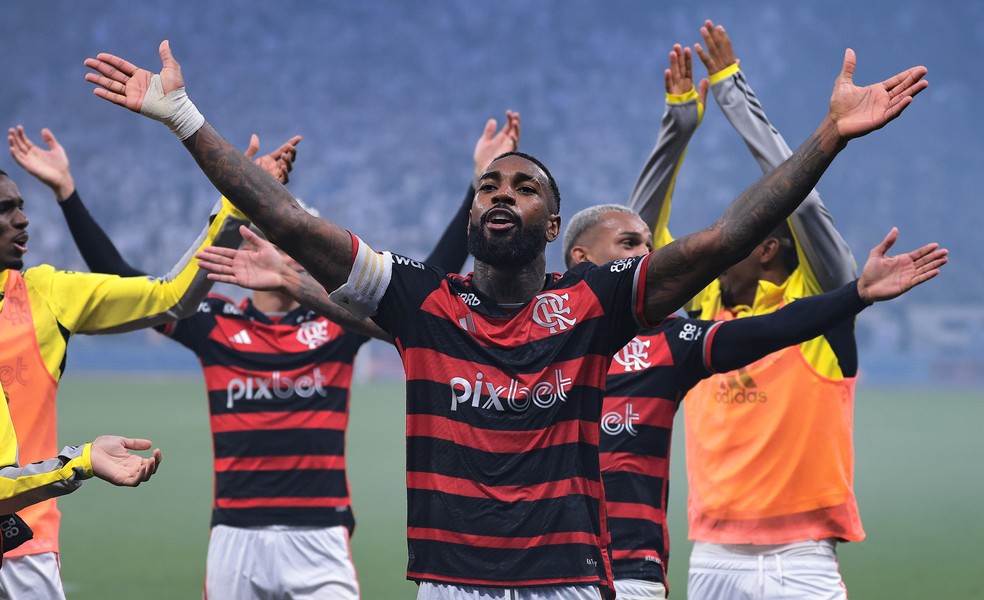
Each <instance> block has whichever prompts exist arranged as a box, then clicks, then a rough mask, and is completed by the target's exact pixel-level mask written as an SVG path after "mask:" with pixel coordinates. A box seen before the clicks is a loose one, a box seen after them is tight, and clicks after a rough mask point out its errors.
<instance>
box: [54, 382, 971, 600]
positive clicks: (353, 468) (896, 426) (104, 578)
mask: <svg viewBox="0 0 984 600" xmlns="http://www.w3.org/2000/svg"><path fill="white" fill-rule="evenodd" d="M859 388H860V389H859V392H858V398H857V408H856V415H857V416H856V423H855V439H856V445H857V469H856V470H857V485H856V487H857V493H858V497H859V501H860V504H861V514H862V518H863V519H864V523H865V529H866V530H867V533H868V539H867V540H865V541H864V542H862V543H859V544H847V545H845V546H842V547H841V549H840V562H841V567H842V572H843V575H844V579H845V581H846V583H847V586H848V591H849V593H850V597H851V598H852V600H856V599H859V598H860V599H865V598H893V599H896V600H898V599H902V598H920V599H922V598H948V599H956V598H980V597H982V596H984V569H981V567H980V560H979V558H978V556H977V553H976V550H977V549H978V547H979V541H980V540H982V539H984V517H982V516H981V515H982V509H981V507H982V506H984V500H982V499H984V435H982V434H981V427H982V424H984V393H982V392H980V391H965V392H951V391H939V390H929V389H926V390H875V389H867V388H866V387H865V386H864V385H863V383H862V384H861V385H860V386H859ZM59 406H60V408H59V411H60V419H59V427H60V429H59V432H60V435H59V437H60V440H61V441H62V443H77V442H81V441H84V440H90V439H92V438H93V437H94V436H95V435H98V434H104V433H114V434H123V435H130V436H135V437H136V436H139V437H149V438H151V439H153V441H154V442H155V444H157V445H159V446H160V447H161V448H162V449H163V451H164V462H163V464H162V467H161V470H160V471H159V473H158V474H157V476H155V478H154V479H153V480H151V481H150V482H148V483H146V484H143V485H141V486H140V487H139V488H137V489H118V488H113V487H112V486H109V485H107V484H105V483H104V482H101V481H93V482H88V483H86V484H85V485H84V486H83V487H82V489H80V490H79V491H78V492H76V493H75V494H73V495H72V496H69V497H67V498H64V499H62V500H61V501H60V506H61V509H62V512H63V513H64V518H63V521H62V542H61V546H62V573H63V578H64V581H65V586H66V590H67V594H68V597H69V598H71V599H72V600H87V599H96V598H99V599H103V598H144V599H147V600H153V599H158V598H160V599H165V598H166V599H169V600H170V599H174V598H200V597H201V591H202V582H203V580H204V564H205V548H206V544H207V542H208V523H209V503H210V499H211V491H212V476H211V471H210V469H211V464H210V463H211V442H210V439H209V435H208V423H207V416H206V414H207V413H206V406H205V399H204V385H203V384H202V382H201V380H200V378H199V377H198V376H188V377H178V378H170V377H168V378H165V377H163V376H159V375H150V376H146V377H137V376H119V377H117V376H111V377H99V378H97V377H93V376H78V377H74V376H71V375H70V376H68V377H66V379H65V381H64V382H63V384H62V389H61V393H60V398H59ZM351 412H352V417H351V419H352V420H351V426H350V430H349V436H348V465H349V482H350V484H351V486H352V496H353V502H354V508H355V515H356V519H357V521H358V525H357V527H356V531H355V536H354V538H353V540H352V550H353V553H354V555H355V562H356V568H357V569H358V573H359V579H360V582H361V585H362V590H363V597H364V598H366V599H367V600H376V599H383V600H389V599H404V598H406V599H410V598H414V597H415V593H416V587H415V586H414V585H413V584H411V583H408V582H407V581H405V580H404V569H405V567H406V544H405V537H404V536H405V530H404V527H405V524H406V514H405V511H406V493H405V478H404V475H405V471H404V449H405V444H404V437H403V434H404V409H403V385H402V384H392V385H365V386H357V387H356V388H355V390H354V393H353V403H352V411H351ZM678 432H680V433H678V435H677V436H676V437H675V439H674V450H673V458H674V460H673V475H672V482H673V484H672V486H671V489H672V498H671V500H670V531H671V539H672V542H673V558H672V561H671V564H670V589H671V598H684V597H685V592H686V569H687V557H688V554H689V550H690V546H689V543H688V542H687V541H686V519H685V511H686V476H685V471H684V452H683V435H682V424H681V423H680V415H678Z"/></svg>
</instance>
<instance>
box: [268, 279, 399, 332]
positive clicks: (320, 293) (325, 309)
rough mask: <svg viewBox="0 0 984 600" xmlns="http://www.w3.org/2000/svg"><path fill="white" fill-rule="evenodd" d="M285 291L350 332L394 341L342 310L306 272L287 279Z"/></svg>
mask: <svg viewBox="0 0 984 600" xmlns="http://www.w3.org/2000/svg"><path fill="white" fill-rule="evenodd" d="M285 279H286V281H285V286H284V288H285V290H286V292H287V293H288V294H289V295H290V296H291V297H292V298H293V299H294V300H297V302H298V303H300V304H301V306H304V307H305V308H309V309H311V310H313V311H314V312H316V313H318V314H319V315H321V316H323V317H326V318H328V319H331V320H332V321H334V322H335V323H338V324H339V325H341V326H342V327H344V328H346V329H348V330H349V331H354V332H356V333H361V334H363V335H366V336H369V337H373V338H376V339H380V340H384V341H387V342H389V341H392V339H393V338H392V337H390V335H389V334H387V333H386V332H384V331H383V330H382V329H380V328H379V327H378V326H376V324H375V323H373V322H372V321H370V320H369V319H366V320H365V321H359V320H357V319H356V318H355V317H353V316H352V314H351V313H349V312H348V311H347V310H345V309H343V308H341V307H340V306H338V305H337V304H335V303H334V302H332V301H331V299H330V298H328V291H327V290H325V288H324V286H322V285H321V284H320V283H318V282H317V281H315V280H314V278H313V277H311V276H310V275H308V274H307V273H305V272H303V271H302V272H296V271H295V272H293V274H291V275H289V276H288V277H286V278H285Z"/></svg>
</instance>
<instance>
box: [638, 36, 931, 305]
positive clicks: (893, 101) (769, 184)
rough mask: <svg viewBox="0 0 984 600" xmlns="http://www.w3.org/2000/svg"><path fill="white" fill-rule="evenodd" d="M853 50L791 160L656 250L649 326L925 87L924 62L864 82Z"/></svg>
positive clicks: (744, 249)
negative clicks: (824, 110) (824, 109)
mask: <svg viewBox="0 0 984 600" xmlns="http://www.w3.org/2000/svg"><path fill="white" fill-rule="evenodd" d="M855 64H856V58H855V55H854V51H853V50H851V49H848V50H847V51H846V52H845V54H844V64H843V66H842V68H841V72H840V75H838V77H837V79H836V81H835V84H834V90H833V93H832V95H831V98H830V112H829V113H828V114H827V115H826V116H825V117H824V118H823V120H822V122H821V123H820V126H819V127H818V128H817V129H816V131H815V132H814V133H813V134H812V135H811V136H810V137H809V138H808V139H807V140H806V141H805V142H804V143H803V144H802V145H801V146H800V147H799V148H798V149H797V150H796V152H794V153H793V154H792V155H791V156H790V157H789V158H788V159H787V160H786V161H784V162H783V163H781V164H780V165H779V166H778V167H776V168H775V169H774V170H773V171H772V172H770V173H768V174H766V175H765V176H764V177H762V178H761V179H760V180H759V181H758V182H757V183H755V184H753V185H752V186H751V187H750V188H748V189H747V190H746V191H745V192H744V193H742V194H741V195H740V196H739V197H738V198H737V199H736V200H735V201H734V202H733V203H732V204H731V206H729V207H728V209H727V210H726V211H725V214H724V216H722V217H721V218H720V219H719V220H718V221H717V222H716V223H714V224H713V225H711V226H710V227H708V228H707V229H705V230H703V231H700V232H697V233H693V234H690V235H687V236H684V237H683V238H680V239H679V240H677V241H675V242H673V243H671V244H669V245H667V246H664V247H663V248H661V249H659V250H656V251H655V252H654V253H653V254H652V255H651V258H650V260H649V264H648V269H647V279H646V296H645V299H644V303H645V307H644V309H645V316H646V318H647V319H648V320H649V322H650V323H654V322H657V321H658V320H659V319H660V318H662V316H665V315H666V314H669V313H670V312H672V311H673V310H676V309H677V308H679V307H680V306H682V305H683V304H684V303H685V302H686V301H687V300H689V299H690V298H691V297H693V296H694V295H695V294H696V293H697V292H699V291H700V290H701V289H703V287H704V286H705V285H707V284H708V283H709V282H710V281H711V280H712V279H713V278H715V277H717V275H718V274H719V273H720V272H721V271H723V270H724V269H726V268H727V267H729V266H730V265H732V264H735V263H736V262H737V261H739V260H740V259H742V258H743V257H744V256H746V255H747V254H748V253H749V252H750V251H751V250H752V248H753V247H754V246H755V245H756V244H757V243H758V242H759V241H761V240H762V239H764V238H765V236H766V235H768V233H769V232H770V231H772V229H774V228H775V227H776V226H777V225H779V223H781V222H782V221H783V220H784V219H786V218H787V217H788V216H789V215H790V214H791V213H792V212H793V210H795V209H796V207H797V206H798V205H799V203H800V202H802V201H803V199H804V198H805V197H806V195H807V194H808V193H809V192H810V190H811V189H813V187H814V186H815V185H816V182H817V181H818V180H819V179H820V176H821V175H822V174H823V172H824V171H825V170H826V168H827V167H828V166H829V165H830V163H831V162H832V161H833V159H834V157H835V156H836V155H837V154H838V153H839V152H840V151H841V150H843V149H844V147H845V146H846V145H847V143H848V142H849V141H850V140H851V139H853V138H856V137H860V136H863V135H865V134H867V133H870V132H872V131H875V130H876V129H880V128H881V127H883V126H885V125H886V124H887V123H888V122H890V121H892V120H893V119H895V118H896V117H897V116H899V115H900V114H901V113H902V111H903V110H904V109H905V107H907V106H908V105H909V104H910V103H911V102H912V99H913V97H914V96H915V95H916V94H918V93H919V92H921V91H922V90H923V89H925V88H926V86H927V85H929V84H928V82H926V81H925V80H924V79H923V77H924V76H925V74H926V69H925V67H913V68H910V69H907V70H905V71H902V72H900V73H898V74H897V75H894V76H893V77H890V78H888V79H886V80H885V81H883V82H881V83H878V84H874V85H869V86H866V87H858V86H856V85H854V82H853V76H854V68H855Z"/></svg>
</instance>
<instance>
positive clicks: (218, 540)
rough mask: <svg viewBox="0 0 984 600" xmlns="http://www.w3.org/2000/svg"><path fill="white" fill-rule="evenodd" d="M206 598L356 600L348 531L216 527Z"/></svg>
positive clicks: (210, 546)
mask: <svg viewBox="0 0 984 600" xmlns="http://www.w3.org/2000/svg"><path fill="white" fill-rule="evenodd" d="M205 598H207V599H208V600H246V599H250V600H252V599H256V600H262V599H271V600H273V599H278V598H292V599H294V600H300V599H303V598H310V599H311V600H314V599H321V598H331V599H332V600H335V599H336V598H337V599H338V600H357V599H358V598H359V584H358V582H357V581H356V578H355V566H354V565H353V564H352V553H351V552H350V551H349V535H348V529H346V528H345V527H344V526H338V527H286V526H281V525H274V526H270V527H250V528H244V527H228V526H226V525H216V526H215V527H213V528H212V534H211V536H209V540H208V558H207V561H206V563H205Z"/></svg>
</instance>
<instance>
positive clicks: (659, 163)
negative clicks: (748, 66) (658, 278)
mask: <svg viewBox="0 0 984 600" xmlns="http://www.w3.org/2000/svg"><path fill="white" fill-rule="evenodd" d="M664 80H665V83H666V110H665V111H664V112H663V122H662V125H661V126H660V131H659V137H658V138H657V140H656V147H655V148H653V151H652V153H651V154H650V155H649V158H648V159H647V160H646V164H645V165H643V168H642V173H641V174H640V175H639V179H638V180H637V181H636V184H635V187H634V188H633V189H632V195H631V196H630V197H629V203H628V207H629V208H631V209H632V210H634V211H636V212H637V213H638V214H639V216H640V217H641V218H642V220H643V221H645V222H646V223H647V224H649V225H650V227H652V230H653V246H654V247H655V248H660V247H662V246H665V245H666V244H669V243H670V242H672V241H673V238H672V237H671V236H670V234H669V230H668V229H667V223H668V222H669V220H670V199H671V197H672V196H673V188H674V185H675V183H676V178H677V174H678V173H679V172H680V167H681V166H682V165H683V158H684V156H685V154H686V151H687V144H689V143H690V138H691V137H692V136H693V134H694V132H695V131H696V130H697V127H698V126H699V125H700V122H701V121H702V120H703V118H704V101H705V100H706V99H707V85H708V83H707V80H706V79H704V80H701V82H700V84H699V85H698V86H697V87H694V79H693V59H692V55H691V52H690V48H683V47H681V46H680V44H675V45H674V46H673V49H672V50H671V51H670V66H669V67H668V68H667V69H666V71H665V72H664Z"/></svg>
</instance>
